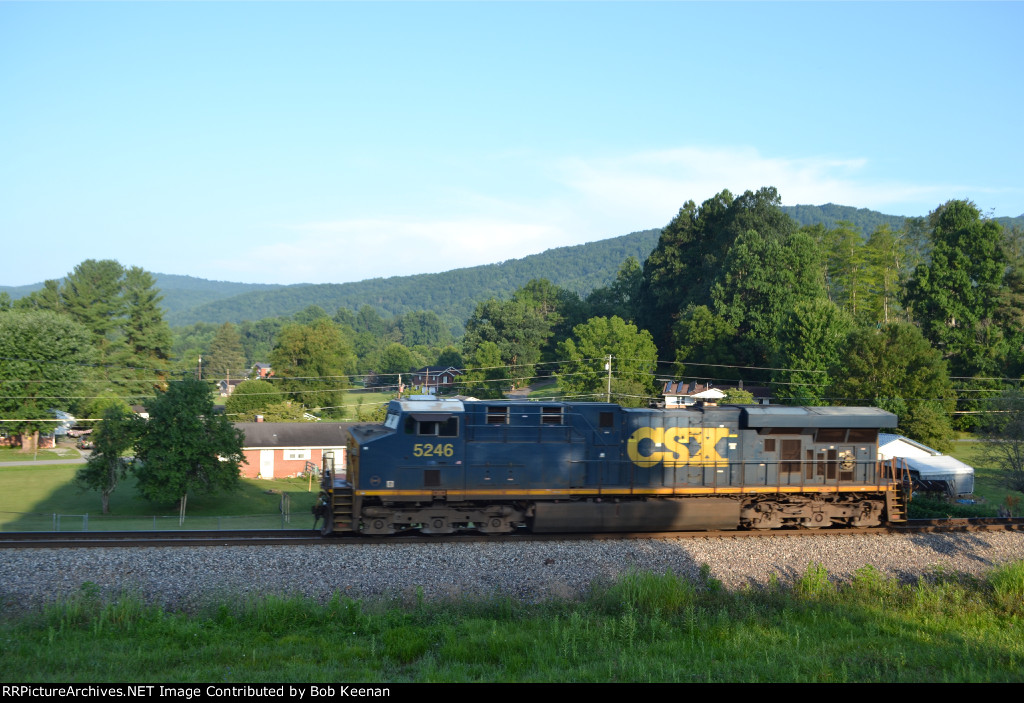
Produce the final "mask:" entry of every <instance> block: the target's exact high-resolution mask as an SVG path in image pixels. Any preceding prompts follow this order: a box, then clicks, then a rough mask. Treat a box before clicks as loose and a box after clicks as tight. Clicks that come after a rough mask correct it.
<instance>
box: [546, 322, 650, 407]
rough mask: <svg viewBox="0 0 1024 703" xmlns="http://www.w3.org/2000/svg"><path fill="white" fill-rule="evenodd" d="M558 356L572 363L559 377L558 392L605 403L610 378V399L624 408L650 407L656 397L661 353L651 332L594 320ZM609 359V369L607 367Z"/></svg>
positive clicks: (581, 327)
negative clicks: (649, 403)
mask: <svg viewBox="0 0 1024 703" xmlns="http://www.w3.org/2000/svg"><path fill="white" fill-rule="evenodd" d="M558 352H559V355H560V356H561V357H562V358H564V359H567V360H569V361H571V362H572V363H567V364H565V365H564V366H563V367H562V369H561V371H560V372H559V374H558V385H559V388H560V389H561V390H562V392H563V393H565V394H566V395H569V396H576V397H580V396H598V397H601V398H602V399H603V396H605V395H606V394H607V393H608V392H609V390H608V389H609V378H611V396H612V398H613V399H614V400H615V402H617V403H620V404H621V405H626V406H633V407H638V406H644V405H647V402H648V400H649V399H650V398H651V397H652V396H653V395H654V393H655V388H656V381H655V378H654V369H655V366H656V365H657V360H658V349H657V347H655V346H654V340H653V339H652V338H651V334H650V332H648V331H647V330H638V329H637V328H636V325H631V324H629V323H627V322H626V321H625V320H623V319H622V318H621V317H611V318H607V317H594V318H591V319H590V320H588V321H587V322H585V323H583V324H581V325H577V326H576V327H575V328H573V338H572V339H567V340H566V341H564V342H562V343H561V344H559V345H558ZM609 356H611V357H612V358H611V360H610V362H611V368H610V369H608V367H607V366H606V364H607V363H608V362H609V359H608V357H609ZM609 371H611V374H610V375H609ZM595 399H596V398H595Z"/></svg>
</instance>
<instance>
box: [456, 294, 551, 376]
mask: <svg viewBox="0 0 1024 703" xmlns="http://www.w3.org/2000/svg"><path fill="white" fill-rule="evenodd" d="M550 336H551V325H550V324H549V323H548V322H547V320H545V318H544V315H543V313H542V312H541V311H540V310H539V309H538V308H537V307H536V306H534V305H532V304H531V303H528V302H525V301H521V300H519V301H517V300H509V301H500V300H495V299H494V298H492V299H490V300H488V301H486V302H483V303H480V304H479V305H477V307H476V310H475V311H474V312H473V315H472V317H470V318H469V320H468V321H467V322H466V335H465V337H463V341H462V343H463V347H464V349H465V354H466V355H467V356H474V355H475V354H476V352H477V349H478V348H479V347H480V345H482V344H484V343H485V342H490V343H492V344H494V345H495V346H496V347H497V348H498V351H499V353H500V355H501V364H503V365H506V366H508V367H510V369H509V371H510V372H511V374H512V377H513V378H515V379H519V382H520V383H521V384H522V385H528V384H529V380H528V379H529V378H531V377H532V376H533V367H534V364H536V363H537V362H538V361H540V357H541V349H542V348H543V346H544V344H545V343H546V342H547V340H548V337H550Z"/></svg>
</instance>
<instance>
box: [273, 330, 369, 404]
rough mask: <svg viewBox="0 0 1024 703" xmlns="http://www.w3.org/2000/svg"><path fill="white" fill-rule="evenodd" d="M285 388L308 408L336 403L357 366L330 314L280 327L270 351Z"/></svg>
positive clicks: (339, 401) (277, 375)
mask: <svg viewBox="0 0 1024 703" xmlns="http://www.w3.org/2000/svg"><path fill="white" fill-rule="evenodd" d="M270 365H271V366H272V367H273V368H274V375H275V376H276V377H277V378H279V379H281V381H280V382H279V383H280V384H281V388H282V390H286V391H289V392H290V393H291V394H292V397H293V399H294V400H296V401H298V402H300V403H302V404H303V405H305V406H306V407H309V408H317V407H319V408H324V407H337V406H339V405H341V404H342V398H343V394H342V391H343V390H344V389H345V388H347V387H348V375H349V374H350V373H352V371H353V370H354V369H353V367H354V366H355V358H354V356H353V354H352V348H351V346H349V344H348V342H347V341H346V340H345V339H344V337H342V336H341V331H340V330H339V329H338V327H337V325H335V324H334V322H332V321H331V320H330V319H329V318H322V319H319V320H317V321H316V322H315V323H313V324H312V325H297V324H290V325H288V326H287V327H285V328H284V329H282V330H281V334H280V335H278V339H277V344H276V345H275V346H274V350H273V351H272V352H271V353H270Z"/></svg>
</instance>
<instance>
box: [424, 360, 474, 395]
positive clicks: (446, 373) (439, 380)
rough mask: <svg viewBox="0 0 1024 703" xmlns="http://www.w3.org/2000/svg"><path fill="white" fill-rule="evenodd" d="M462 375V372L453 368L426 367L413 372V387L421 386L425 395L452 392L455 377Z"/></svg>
mask: <svg viewBox="0 0 1024 703" xmlns="http://www.w3.org/2000/svg"><path fill="white" fill-rule="evenodd" d="M461 375H462V371H460V370H459V369H457V368H455V367H453V366H424V367H423V368H422V369H417V370H416V371H413V372H412V385H413V386H419V387H420V388H422V389H423V392H424V393H429V394H436V393H441V392H442V391H446V390H450V389H451V388H452V386H454V385H455V377H456V376H461Z"/></svg>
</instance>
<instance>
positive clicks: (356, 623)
mask: <svg viewBox="0 0 1024 703" xmlns="http://www.w3.org/2000/svg"><path fill="white" fill-rule="evenodd" d="M97 591H98V589H97V588H96V587H95V586H94V585H93V584H85V586H83V589H82V592H81V593H80V594H79V595H78V596H77V597H74V598H70V599H66V600H64V601H62V602H60V603H57V604H54V605H50V606H48V607H46V608H44V609H42V610H37V611H33V612H31V613H27V614H25V613H18V612H14V611H13V610H12V609H11V608H7V609H5V617H3V618H2V619H0V679H2V680H3V681H5V682H14V681H22V682H47V681H54V682H55V681H60V682H104V681H129V682H146V681H161V682H205V681H210V682H276V681H284V682H302V681H306V682H318V681H335V682H342V683H347V682H353V681H361V682H368V683H371V684H373V683H381V684H386V683H388V682H394V683H397V682H407V681H415V682H434V681H438V682H441V681H443V682H462V681H466V682H475V681H501V682H520V681H523V682H576V681H592V682H645V681H648V682H650V681H654V682H691V681H696V682H722V681H752V682H789V681H795V682H840V683H846V682H873V681H880V682H881V681H884V682H889V681H897V682H924V681H928V682H988V681H1000V682H1003V681H1006V682H1020V681H1024V666H1022V665H1024V606H1022V602H1024V564H1020V563H1018V564H1014V565H1011V566H1008V567H1004V568H1002V569H998V570H996V571H994V572H992V573H991V574H989V575H988V577H987V578H984V579H961V578H954V577H944V576H942V575H941V574H939V575H936V576H933V577H932V578H929V579H925V580H922V581H921V582H920V583H918V584H915V585H903V584H900V583H898V582H896V581H893V580H889V579H887V578H885V577H883V576H882V575H881V574H880V573H879V572H878V571H876V570H874V569H872V568H871V567H865V568H864V569H862V570H861V571H860V572H858V573H857V575H856V577H855V578H854V579H853V580H852V582H850V583H846V584H836V583H833V582H832V581H831V580H830V579H829V578H828V574H827V573H825V571H824V570H823V569H822V568H820V567H819V566H816V565H813V564H812V565H810V566H809V568H808V570H807V572H806V573H805V574H804V576H803V577H802V578H801V579H799V581H798V582H797V583H796V585H795V586H794V587H793V588H791V589H783V588H780V587H778V586H775V587H772V588H768V589H764V590H757V589H751V588H747V589H742V590H739V591H736V592H729V591H726V590H724V589H722V588H721V587H720V586H719V584H718V583H717V582H716V581H714V580H713V579H711V578H709V577H708V576H707V574H706V572H705V575H704V577H703V578H702V579H699V580H698V581H696V582H690V581H687V580H685V579H681V578H679V577H677V576H675V575H674V574H671V573H666V574H664V575H654V574H648V573H635V572H634V573H628V574H626V575H624V576H622V577H621V578H619V579H617V580H616V581H614V582H612V583H609V584H604V585H600V584H597V585H595V586H594V588H593V590H592V593H591V594H590V596H589V597H588V598H586V599H585V600H583V601H582V602H572V601H548V602H543V603H538V604H524V603H521V602H518V601H513V600H510V599H507V598H492V599H483V600H465V599H463V600H455V601H443V602H426V601H424V600H423V599H422V598H421V597H418V598H413V599H410V601H409V602H406V603H399V602H387V601H359V600H351V599H348V598H344V597H341V596H338V595H335V596H334V597H333V598H332V599H331V600H330V601H329V602H328V603H317V602H315V601H313V600H310V599H306V598H281V597H276V596H269V597H264V598H260V599H256V600H252V599H249V598H246V597H233V598H229V599H227V600H224V601H220V602H215V603H209V604H207V605H206V606H203V607H200V608H199V609H198V610H197V611H195V612H192V613H180V612H169V611H165V610H161V609H159V608H155V607H151V606H147V605H144V604H143V603H142V601H140V600H139V599H138V598H137V597H133V596H131V595H126V596H123V597H121V598H120V599H117V600H116V601H114V602H112V603H104V602H102V600H101V599H100V597H99V594H98V593H97Z"/></svg>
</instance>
